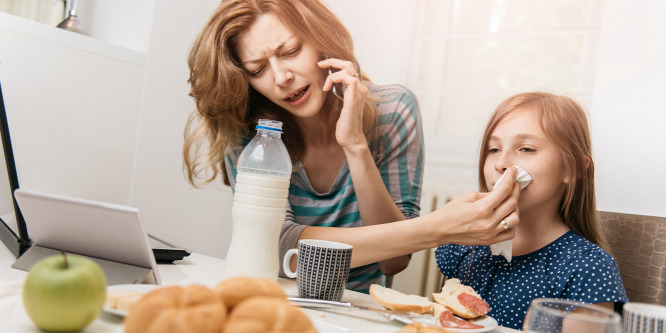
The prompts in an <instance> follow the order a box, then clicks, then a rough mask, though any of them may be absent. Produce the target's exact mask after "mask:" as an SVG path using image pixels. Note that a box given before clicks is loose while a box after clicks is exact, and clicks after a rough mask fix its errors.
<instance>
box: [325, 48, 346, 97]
mask: <svg viewBox="0 0 666 333" xmlns="http://www.w3.org/2000/svg"><path fill="white" fill-rule="evenodd" d="M325 57H326V59H328V56H325ZM336 72H337V70H336ZM331 74H333V68H332V67H329V68H328V75H331ZM331 92H333V95H334V96H335V97H337V98H339V99H340V100H344V99H345V96H344V92H345V91H344V87H343V86H342V83H333V88H331Z"/></svg>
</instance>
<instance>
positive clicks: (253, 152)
mask: <svg viewBox="0 0 666 333" xmlns="http://www.w3.org/2000/svg"><path fill="white" fill-rule="evenodd" d="M256 129H257V134H256V136H255V137H254V138H253V139H252V141H250V143H249V144H248V145H247V146H246V147H245V149H244V150H243V152H242V153H241V155H240V157H239V158H238V163H237V167H236V170H237V174H236V187H235V190H234V203H233V205H232V207H231V217H232V219H233V230H232V233H231V244H230V245H229V252H228V253H227V259H226V268H225V275H226V277H227V278H229V277H233V276H249V277H262V278H268V279H271V280H274V281H277V277H278V272H279V266H278V265H279V262H278V247H279V238H280V230H281V229H282V224H283V223H284V219H285V216H286V207H287V200H288V196H289V179H290V177H291V160H290V158H289V153H288V152H287V148H286V147H285V146H284V143H282V140H281V139H280V135H281V133H282V122H279V121H275V120H266V119H261V120H259V124H258V125H257V127H256Z"/></svg>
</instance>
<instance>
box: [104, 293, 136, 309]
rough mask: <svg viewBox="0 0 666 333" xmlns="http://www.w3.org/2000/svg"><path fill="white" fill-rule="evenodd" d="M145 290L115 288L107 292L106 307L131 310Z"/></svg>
mask: <svg viewBox="0 0 666 333" xmlns="http://www.w3.org/2000/svg"><path fill="white" fill-rule="evenodd" d="M145 294H146V293H145V292H136V291H125V290H113V291H109V292H107V295H106V303H105V304H104V305H105V306H106V307H109V308H111V309H116V310H121V311H129V309H130V307H132V305H134V304H135V303H137V302H138V301H139V299H141V297H143V295H145Z"/></svg>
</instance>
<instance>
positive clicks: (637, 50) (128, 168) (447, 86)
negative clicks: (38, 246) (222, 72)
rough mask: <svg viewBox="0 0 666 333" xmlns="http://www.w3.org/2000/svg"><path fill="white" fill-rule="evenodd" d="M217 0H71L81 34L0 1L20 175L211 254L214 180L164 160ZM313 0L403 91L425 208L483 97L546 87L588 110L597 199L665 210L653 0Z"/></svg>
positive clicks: (456, 173)
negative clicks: (191, 176) (196, 178)
mask: <svg viewBox="0 0 666 333" xmlns="http://www.w3.org/2000/svg"><path fill="white" fill-rule="evenodd" d="M217 3H218V1H217V0H190V1H179V0H79V1H78V18H79V20H80V22H81V24H82V26H83V29H84V31H85V32H86V34H87V36H86V35H82V34H77V33H72V32H69V31H65V30H61V29H56V28H54V27H53V26H55V25H56V24H57V23H58V22H60V21H61V20H62V16H58V15H54V14H53V13H54V12H55V13H60V15H62V10H63V9H62V7H63V2H62V1H57V0H0V11H4V12H0V82H1V83H2V89H3V92H4V100H5V106H6V108H7V112H8V118H9V123H10V128H11V135H12V140H13V144H14V153H15V157H16V164H17V167H18V171H19V181H20V183H21V186H22V187H24V188H27V189H32V190H38V191H44V192H51V193H57V194H64V195H70V196H76V197H83V198H87V199H93V200H101V201H108V202H114V203H120V204H129V205H132V206H136V207H138V208H139V209H140V210H141V213H142V216H143V220H144V223H145V225H146V227H147V229H148V231H149V232H150V233H152V234H155V235H157V236H161V237H162V238H165V239H167V240H170V241H173V242H175V243H178V244H181V245H183V246H185V247H188V248H190V249H191V250H193V251H197V252H201V253H204V254H208V255H212V256H217V257H222V258H223V257H225V255H226V251H227V247H228V244H229V237H230V234H231V233H230V231H231V220H230V213H229V210H230V208H231V200H232V195H231V191H230V190H229V189H228V188H226V187H224V186H223V185H221V184H220V183H218V184H211V185H208V186H204V187H203V188H202V189H193V188H192V187H191V186H190V185H189V184H188V183H186V181H185V178H184V176H183V172H182V158H181V147H182V132H183V126H184V124H185V120H186V118H187V115H188V113H189V112H190V111H191V110H192V109H193V107H194V104H193V102H192V100H191V98H190V97H188V96H187V93H188V91H189V88H188V85H187V83H186V80H187V76H188V69H187V64H186V57H187V52H188V50H189V47H190V45H191V43H192V41H193V39H194V38H195V36H196V34H197V32H198V31H199V29H200V28H201V26H202V25H203V24H204V22H205V21H206V19H207V18H208V16H209V14H210V12H211V11H212V10H213V9H214V8H215V6H216V5H217ZM326 3H327V4H328V5H329V6H330V7H331V8H332V9H333V10H334V11H335V12H336V13H337V14H338V15H339V16H340V17H341V19H342V20H343V22H344V23H345V24H346V25H347V26H348V28H349V30H350V31H351V33H352V35H353V36H354V39H355V44H356V49H357V55H358V58H359V60H360V62H361V66H362V69H363V70H364V71H365V72H366V73H367V74H368V75H369V76H370V77H371V78H372V79H373V81H375V82H376V83H380V84H387V83H399V84H403V85H405V86H407V87H409V88H410V89H412V90H413V91H414V92H415V93H416V94H417V96H418V98H419V103H420V106H421V113H422V115H423V124H424V129H425V138H426V169H425V170H426V176H425V182H424V184H425V185H424V203H423V206H424V210H425V211H428V210H429V209H431V208H432V207H431V206H432V205H433V202H434V204H435V206H437V205H439V204H440V203H441V202H444V201H445V199H446V198H451V197H456V196H458V195H460V194H462V193H464V192H467V191H470V190H474V189H476V186H477V181H476V163H477V161H476V158H477V157H476V156H477V153H478V145H479V140H480V136H481V133H482V131H483V126H484V125H485V122H486V120H487V117H488V115H489V114H490V113H491V112H492V110H493V108H494V107H495V106H496V105H497V104H498V103H499V102H500V101H501V100H503V99H505V98H506V97H508V96H510V95H512V94H514V93H516V92H520V91H527V90H547V91H551V92H554V93H558V94H566V95H569V96H572V97H574V98H575V99H577V100H578V101H579V102H580V103H581V104H582V105H583V106H584V107H585V109H586V111H587V112H588V114H589V116H590V120H591V127H592V134H593V144H594V148H595V149H594V152H595V156H594V157H595V162H596V171H597V179H596V181H597V190H598V200H599V205H598V206H599V209H601V210H609V211H618V212H625V213H634V214H644V215H656V216H666V205H664V204H663V203H662V200H663V199H662V198H663V197H664V196H663V189H664V188H666V177H665V175H664V174H665V171H664V170H666V154H664V151H666V150H665V148H666V135H664V130H665V129H666V126H665V125H664V124H665V123H666V98H664V96H665V94H664V91H665V87H666V20H664V17H666V2H664V1H662V0H645V1H621V0H558V1H552V0H492V1H490V0H415V1H402V0H364V1H353V0H327V1H326ZM7 13H11V14H7ZM35 20H37V21H39V22H36V21H35ZM40 22H41V23H40ZM0 208H1V207H0ZM2 216H3V217H4V216H5V214H3V215H2Z"/></svg>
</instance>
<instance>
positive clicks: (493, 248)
mask: <svg viewBox="0 0 666 333" xmlns="http://www.w3.org/2000/svg"><path fill="white" fill-rule="evenodd" d="M513 167H514V168H515V169H516V171H517V172H518V176H517V177H516V181H517V182H518V184H519V185H520V189H521V190H522V189H524V188H525V187H527V185H529V184H530V182H531V181H532V176H530V174H529V173H527V171H525V170H523V169H522V168H521V167H519V166H517V165H514V166H513ZM504 175H506V171H505V172H504V174H503V175H502V176H501V177H499V179H498V180H497V182H495V188H496V187H497V186H499V184H500V182H501V181H502V179H504ZM512 249H513V240H512V239H509V240H506V241H503V242H499V243H495V244H493V245H490V253H492V254H493V255H494V256H497V255H502V256H504V258H505V259H506V261H508V262H511V250H512Z"/></svg>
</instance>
